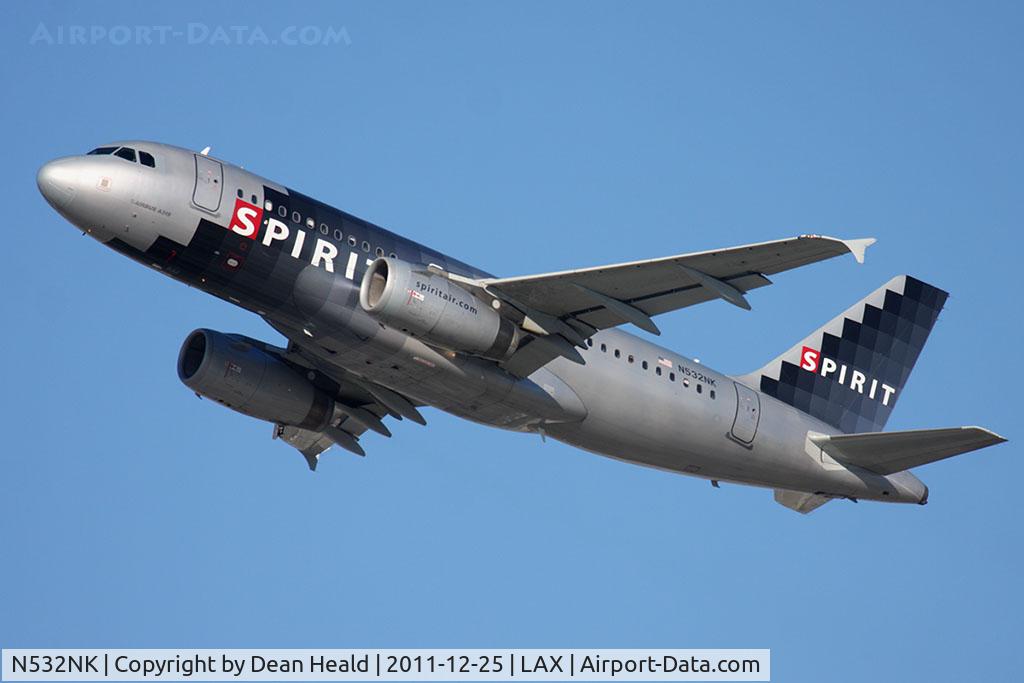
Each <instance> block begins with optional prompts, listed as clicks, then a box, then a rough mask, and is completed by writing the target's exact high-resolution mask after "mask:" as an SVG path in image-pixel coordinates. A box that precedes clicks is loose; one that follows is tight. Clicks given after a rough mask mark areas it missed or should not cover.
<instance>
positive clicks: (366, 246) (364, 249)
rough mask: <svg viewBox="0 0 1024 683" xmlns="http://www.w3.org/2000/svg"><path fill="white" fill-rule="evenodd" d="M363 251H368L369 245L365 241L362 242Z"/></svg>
mask: <svg viewBox="0 0 1024 683" xmlns="http://www.w3.org/2000/svg"><path fill="white" fill-rule="evenodd" d="M363 251H370V243H369V242H365V241H364V242H363Z"/></svg>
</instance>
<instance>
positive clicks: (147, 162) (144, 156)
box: [139, 149, 242, 197]
mask: <svg viewBox="0 0 1024 683" xmlns="http://www.w3.org/2000/svg"><path fill="white" fill-rule="evenodd" d="M139 161H140V162H142V165H143V166H149V167H150V168H156V159H154V158H153V155H152V154H150V153H149V152H143V151H142V150H141V149H140V150H139ZM239 192H241V190H239ZM238 196H239V197H241V196H242V195H241V194H239V195H238Z"/></svg>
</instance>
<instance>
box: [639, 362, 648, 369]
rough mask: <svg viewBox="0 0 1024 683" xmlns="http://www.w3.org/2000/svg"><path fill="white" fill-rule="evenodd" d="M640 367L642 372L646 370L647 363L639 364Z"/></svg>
mask: <svg viewBox="0 0 1024 683" xmlns="http://www.w3.org/2000/svg"><path fill="white" fill-rule="evenodd" d="M640 367H642V368H643V369H644V370H646V369H647V361H644V362H643V363H641V364H640Z"/></svg>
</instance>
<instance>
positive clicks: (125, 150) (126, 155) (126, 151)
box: [114, 147, 135, 163]
mask: <svg viewBox="0 0 1024 683" xmlns="http://www.w3.org/2000/svg"><path fill="white" fill-rule="evenodd" d="M114 156H115V157H121V158H122V159H125V160H127V161H130V162H132V163H135V150H134V149H132V148H131V147H122V148H121V149H119V150H117V151H116V152H114Z"/></svg>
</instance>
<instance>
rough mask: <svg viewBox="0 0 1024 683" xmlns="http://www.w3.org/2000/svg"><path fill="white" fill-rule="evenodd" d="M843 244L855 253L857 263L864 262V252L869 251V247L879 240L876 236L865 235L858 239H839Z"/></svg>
mask: <svg viewBox="0 0 1024 683" xmlns="http://www.w3.org/2000/svg"><path fill="white" fill-rule="evenodd" d="M839 241H840V242H842V243H843V245H844V246H845V247H846V248H847V249H849V250H850V253H851V254H853V258H855V259H857V263H864V252H865V251H867V249H868V247H870V246H871V245H872V244H874V243H875V242H877V241H878V240H876V239H875V238H874V237H863V238H861V239H858V240H839Z"/></svg>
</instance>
